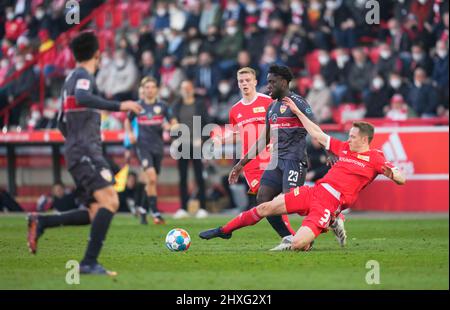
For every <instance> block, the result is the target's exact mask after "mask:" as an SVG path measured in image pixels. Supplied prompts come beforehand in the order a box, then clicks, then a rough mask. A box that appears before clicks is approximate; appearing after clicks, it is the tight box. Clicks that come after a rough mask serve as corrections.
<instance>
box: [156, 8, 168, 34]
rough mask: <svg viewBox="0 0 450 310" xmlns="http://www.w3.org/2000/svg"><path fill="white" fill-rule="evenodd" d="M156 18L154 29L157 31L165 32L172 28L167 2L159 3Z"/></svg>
mask: <svg viewBox="0 0 450 310" xmlns="http://www.w3.org/2000/svg"><path fill="white" fill-rule="evenodd" d="M154 17H155V19H154V21H153V29H154V30H155V31H160V30H164V29H165V28H169V27H170V15H169V12H168V10H167V3H166V2H165V1H158V2H157V4H156V10H155V15H154Z"/></svg>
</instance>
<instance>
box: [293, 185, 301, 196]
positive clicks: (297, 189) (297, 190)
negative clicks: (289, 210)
mask: <svg viewBox="0 0 450 310" xmlns="http://www.w3.org/2000/svg"><path fill="white" fill-rule="evenodd" d="M298 195H300V188H299V187H296V188H295V189H294V196H298Z"/></svg>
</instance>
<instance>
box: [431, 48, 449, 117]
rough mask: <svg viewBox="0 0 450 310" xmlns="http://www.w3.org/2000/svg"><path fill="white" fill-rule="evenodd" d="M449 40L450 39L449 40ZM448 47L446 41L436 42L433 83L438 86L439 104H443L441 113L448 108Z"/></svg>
mask: <svg viewBox="0 0 450 310" xmlns="http://www.w3.org/2000/svg"><path fill="white" fill-rule="evenodd" d="M447 42H448V41H447ZM448 75H449V70H448V47H447V43H446V42H445V41H438V42H437V43H436V55H435V58H434V68H433V75H432V80H433V85H434V86H435V87H436V89H437V91H438V95H439V106H441V108H440V110H441V111H439V112H440V113H439V114H442V113H443V112H444V111H442V109H444V110H448V102H449V95H448Z"/></svg>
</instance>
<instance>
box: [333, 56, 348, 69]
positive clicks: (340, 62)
mask: <svg viewBox="0 0 450 310" xmlns="http://www.w3.org/2000/svg"><path fill="white" fill-rule="evenodd" d="M348 60H349V58H348V56H347V55H340V56H338V57H336V62H337V65H338V67H339V68H343V67H344V66H345V64H346V63H347V61H348Z"/></svg>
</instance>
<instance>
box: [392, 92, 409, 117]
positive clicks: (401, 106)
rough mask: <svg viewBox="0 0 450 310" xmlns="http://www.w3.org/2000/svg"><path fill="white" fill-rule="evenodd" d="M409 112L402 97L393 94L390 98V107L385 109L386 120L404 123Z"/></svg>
mask: <svg viewBox="0 0 450 310" xmlns="http://www.w3.org/2000/svg"><path fill="white" fill-rule="evenodd" d="M409 115H410V111H409V109H408V105H407V104H406V102H405V100H404V99H403V96H402V95H400V94H395V95H394V96H392V98H391V105H390V106H389V107H388V108H387V109H386V118H387V119H390V120H393V121H404V120H406V119H408V117H409Z"/></svg>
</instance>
